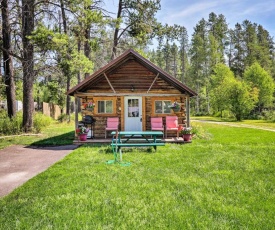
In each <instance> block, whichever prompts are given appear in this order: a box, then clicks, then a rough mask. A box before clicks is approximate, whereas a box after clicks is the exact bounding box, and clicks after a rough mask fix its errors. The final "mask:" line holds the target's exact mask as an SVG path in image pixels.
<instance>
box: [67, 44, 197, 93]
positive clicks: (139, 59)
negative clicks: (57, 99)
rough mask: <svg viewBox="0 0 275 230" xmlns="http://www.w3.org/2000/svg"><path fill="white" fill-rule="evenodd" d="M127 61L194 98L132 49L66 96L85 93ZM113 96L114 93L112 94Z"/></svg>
mask: <svg viewBox="0 0 275 230" xmlns="http://www.w3.org/2000/svg"><path fill="white" fill-rule="evenodd" d="M129 59H135V60H136V61H137V62H139V63H140V64H142V65H143V66H144V67H146V68H147V69H148V70H150V71H152V72H153V73H155V74H156V75H157V76H158V77H159V78H161V79H163V80H164V81H166V82H167V83H169V84H170V85H172V86H173V87H174V88H175V89H177V90H179V91H180V92H181V93H187V94H188V95H189V96H190V97H193V96H196V95H197V93H196V92H195V91H193V90H192V89H190V88H189V87H187V86H186V85H184V84H183V83H181V82H180V81H179V80H177V79H176V78H175V77H173V76H171V75H169V74H168V73H166V72H165V71H164V70H162V69H161V68H159V67H157V66H156V65H155V64H153V63H152V62H150V61H149V60H147V59H146V58H144V57H143V56H141V55H140V54H138V53H137V52H135V51H134V50H132V49H129V50H127V51H126V52H124V53H123V54H122V55H120V56H119V57H117V58H116V59H114V60H113V61H111V62H109V63H108V64H107V65H105V66H104V67H102V68H101V69H99V70H98V71H96V72H94V73H93V74H92V75H90V76H89V77H88V78H86V79H84V80H83V81H82V82H80V83H79V84H78V85H76V86H75V87H73V88H71V89H70V90H68V91H67V95H70V96H74V94H79V93H85V92H86V91H87V90H88V89H90V88H91V87H92V86H93V85H95V84H98V83H99V82H100V81H101V80H102V79H103V78H105V76H106V75H108V73H109V72H111V71H113V70H114V69H116V68H118V67H119V66H120V65H122V64H123V63H125V62H126V61H128V60H129ZM114 95H115V92H114Z"/></svg>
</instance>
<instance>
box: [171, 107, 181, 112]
mask: <svg viewBox="0 0 275 230" xmlns="http://www.w3.org/2000/svg"><path fill="white" fill-rule="evenodd" d="M172 109H173V111H174V112H175V113H177V112H179V111H180V108H172Z"/></svg>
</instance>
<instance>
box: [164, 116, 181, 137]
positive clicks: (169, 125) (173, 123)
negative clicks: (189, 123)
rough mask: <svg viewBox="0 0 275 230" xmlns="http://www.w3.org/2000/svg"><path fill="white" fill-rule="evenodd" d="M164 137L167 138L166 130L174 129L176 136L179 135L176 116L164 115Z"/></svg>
mask: <svg viewBox="0 0 275 230" xmlns="http://www.w3.org/2000/svg"><path fill="white" fill-rule="evenodd" d="M165 119H166V126H165V137H166V138H167V131H176V132H177V138H178V137H179V124H178V117H177V116H166V118H165Z"/></svg>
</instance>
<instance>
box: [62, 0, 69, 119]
mask: <svg viewBox="0 0 275 230" xmlns="http://www.w3.org/2000/svg"><path fill="white" fill-rule="evenodd" d="M60 8H61V17H62V24H63V30H64V34H67V33H68V30H67V18H66V12H65V6H64V1H63V0H60ZM60 32H61V28H60ZM64 68H65V69H64ZM64 68H63V70H62V71H63V73H64V75H65V76H66V79H67V80H66V81H67V82H66V90H67V91H68V90H69V89H70V87H71V76H70V74H69V72H70V71H68V66H65V67H64ZM66 114H67V115H69V117H70V114H71V97H70V96H69V95H67V96H66ZM69 120H70V118H69Z"/></svg>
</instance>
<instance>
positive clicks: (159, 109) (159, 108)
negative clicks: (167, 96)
mask: <svg viewBox="0 0 275 230" xmlns="http://www.w3.org/2000/svg"><path fill="white" fill-rule="evenodd" d="M171 104H172V103H171V101H155V113H156V114H162V113H171V108H170V107H169V106H170V105H171Z"/></svg>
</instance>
